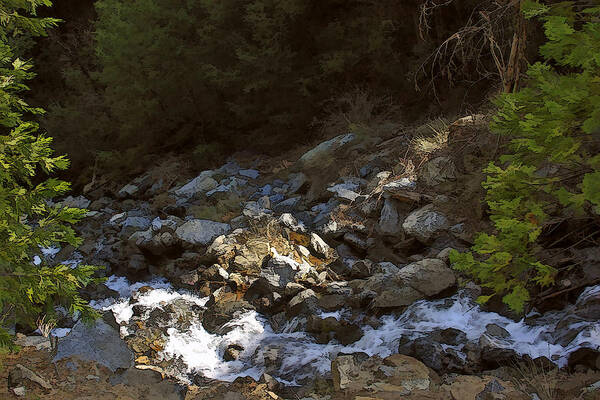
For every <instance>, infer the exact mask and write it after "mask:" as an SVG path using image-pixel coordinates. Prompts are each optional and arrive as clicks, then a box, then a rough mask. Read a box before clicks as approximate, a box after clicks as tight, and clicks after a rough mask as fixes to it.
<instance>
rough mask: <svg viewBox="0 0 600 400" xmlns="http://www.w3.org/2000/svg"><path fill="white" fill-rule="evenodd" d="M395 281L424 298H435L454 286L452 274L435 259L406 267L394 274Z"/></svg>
mask: <svg viewBox="0 0 600 400" xmlns="http://www.w3.org/2000/svg"><path fill="white" fill-rule="evenodd" d="M396 279H397V280H398V281H399V282H400V283H401V284H403V285H406V286H410V287H411V288H413V289H415V290H417V291H419V292H420V293H423V294H424V295H426V296H435V295H437V294H440V293H441V292H443V291H444V290H446V289H448V288H451V287H452V286H454V285H455V284H456V276H455V275H454V272H453V271H452V270H451V269H450V268H448V266H447V265H446V263H444V262H443V261H442V260H439V259H437V258H426V259H424V260H421V261H417V262H415V263H412V264H409V265H407V266H406V267H404V268H402V269H401V270H400V271H399V272H398V273H397V274H396Z"/></svg>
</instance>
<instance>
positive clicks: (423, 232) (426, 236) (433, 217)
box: [402, 204, 449, 243]
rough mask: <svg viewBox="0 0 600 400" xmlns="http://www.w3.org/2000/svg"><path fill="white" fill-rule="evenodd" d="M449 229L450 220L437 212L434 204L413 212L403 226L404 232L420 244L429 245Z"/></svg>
mask: <svg viewBox="0 0 600 400" xmlns="http://www.w3.org/2000/svg"><path fill="white" fill-rule="evenodd" d="M448 227H449V222H448V218H446V216H445V215H444V214H442V213H440V212H438V211H436V210H435V209H434V207H433V205H432V204H429V205H427V206H425V207H423V208H420V209H418V210H416V211H413V212H412V213H411V214H410V215H409V216H408V217H406V219H405V220H404V223H403V224H402V228H403V229H404V232H405V233H406V234H408V235H410V236H414V237H415V238H417V239H418V240H419V241H420V242H423V243H427V242H430V241H431V240H433V239H434V238H435V236H436V235H438V234H439V233H441V232H443V231H444V230H446V229H447V228H448Z"/></svg>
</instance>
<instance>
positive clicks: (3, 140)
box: [0, 0, 98, 347]
mask: <svg viewBox="0 0 600 400" xmlns="http://www.w3.org/2000/svg"><path fill="white" fill-rule="evenodd" d="M51 5H52V4H51V2H50V1H48V0H12V1H10V0H9V1H6V0H3V1H1V2H0V347H1V346H7V345H10V343H11V336H10V335H9V333H8V332H7V331H6V329H4V328H3V327H6V326H7V325H8V324H10V323H11V322H18V323H21V324H28V325H31V326H34V325H35V321H36V319H37V317H38V316H39V314H45V315H52V314H53V313H54V307H55V306H58V305H62V306H66V307H67V308H68V309H69V311H70V312H71V313H80V314H81V316H82V317H83V318H87V319H91V318H94V317H95V316H96V312H95V311H94V310H93V309H92V308H91V307H90V306H89V305H88V304H87V302H86V301H85V300H83V299H82V298H81V297H80V295H79V294H78V290H79V289H80V288H81V287H83V286H85V285H87V284H89V283H91V282H94V281H98V279H97V278H94V272H95V271H96V270H97V269H98V268H97V267H93V266H87V265H84V266H78V267H75V268H71V267H70V266H67V265H62V264H61V265H56V266H50V265H47V264H46V263H45V262H43V261H41V262H39V261H40V260H41V258H40V260H36V256H38V257H39V255H40V249H41V248H43V247H49V246H54V245H60V244H70V245H73V246H77V245H78V244H79V243H80V239H79V238H77V236H76V234H75V231H74V230H73V228H72V226H71V225H72V224H74V223H76V222H77V221H79V220H80V219H81V218H83V217H84V216H85V214H86V210H81V209H77V208H70V207H61V206H58V205H54V204H53V203H52V202H51V200H52V199H53V198H54V197H56V196H59V195H63V194H65V193H66V192H67V191H68V190H69V184H68V183H67V182H63V181H61V180H58V179H55V178H49V179H46V180H44V181H42V179H43V177H41V176H40V175H42V174H43V175H47V174H51V173H53V172H55V171H58V170H63V169H66V168H67V167H68V166H69V161H68V160H67V159H66V158H65V157H63V156H58V157H55V156H53V154H52V153H53V152H52V149H51V148H50V144H51V142H52V139H51V138H49V137H45V136H44V135H43V134H40V133H39V132H38V125H37V124H36V123H35V122H32V121H30V120H27V117H28V116H31V115H33V114H41V113H43V110H42V109H39V108H34V107H30V106H29V105H28V104H27V103H26V102H25V101H23V99H22V98H21V97H19V94H20V93H22V92H23V91H25V90H27V86H26V84H25V82H26V81H27V80H28V79H31V78H32V77H33V73H32V72H31V69H32V65H31V64H30V63H29V62H27V61H24V60H21V59H19V58H15V56H14V55H13V49H12V46H11V42H12V41H13V40H14V39H15V38H19V37H20V36H23V35H31V36H42V35H45V32H46V30H47V29H48V28H52V27H54V26H56V24H57V23H58V22H59V21H58V20H56V19H53V18H37V17H36V16H35V14H36V9H37V8H38V7H39V6H51ZM40 181H41V182H40ZM34 261H38V262H34Z"/></svg>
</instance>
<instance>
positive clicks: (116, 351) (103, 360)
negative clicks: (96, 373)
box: [54, 320, 133, 371]
mask: <svg viewBox="0 0 600 400" xmlns="http://www.w3.org/2000/svg"><path fill="white" fill-rule="evenodd" d="M69 357H77V358H80V359H82V360H84V361H95V362H97V363H99V364H102V365H104V366H105V367H107V368H108V369H110V370H111V371H116V370H117V369H119V368H129V367H132V366H133V353H132V352H131V350H129V348H128V347H127V345H126V344H125V343H124V342H123V341H122V340H121V337H120V335H119V332H118V331H117V330H116V329H115V328H113V327H112V326H110V325H108V324H107V323H106V322H104V321H103V320H97V321H96V322H95V323H94V324H93V325H91V326H88V325H86V324H85V323H84V322H83V321H81V320H80V321H78V322H77V323H76V324H75V326H74V327H73V329H72V330H71V333H70V334H69V335H67V336H66V337H64V338H62V339H59V341H58V349H57V353H56V356H55V357H54V362H56V361H59V360H63V359H65V358H69Z"/></svg>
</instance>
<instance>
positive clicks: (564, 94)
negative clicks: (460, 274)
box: [451, 0, 600, 313]
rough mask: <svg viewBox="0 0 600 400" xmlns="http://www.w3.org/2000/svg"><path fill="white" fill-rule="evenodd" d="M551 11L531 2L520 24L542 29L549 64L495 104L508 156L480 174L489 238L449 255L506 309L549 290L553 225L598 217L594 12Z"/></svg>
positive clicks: (598, 27)
mask: <svg viewBox="0 0 600 400" xmlns="http://www.w3.org/2000/svg"><path fill="white" fill-rule="evenodd" d="M590 3H594V4H595V5H590V4H588V5H587V6H585V7H584V8H582V7H581V5H577V4H576V3H575V2H562V3H558V4H556V5H553V6H550V5H548V4H543V3H540V2H538V1H533V0H527V1H524V2H523V4H522V11H523V12H524V14H525V16H526V17H529V18H532V17H539V18H541V19H542V20H543V21H544V29H545V34H546V37H547V39H548V41H547V43H546V44H544V45H543V46H542V47H541V49H540V52H541V55H542V56H543V57H544V59H545V60H546V61H545V62H539V63H536V64H534V65H532V66H530V67H529V71H528V73H527V75H528V83H527V86H526V87H525V88H523V89H521V90H520V91H518V92H516V93H507V94H503V95H502V96H500V97H499V98H498V100H497V105H498V107H499V110H498V112H497V114H496V116H495V118H494V121H493V123H492V126H491V127H492V130H493V131H494V132H496V133H497V134H499V135H503V136H506V137H508V138H509V139H510V142H509V150H510V153H509V154H506V155H504V156H502V157H501V158H500V164H499V163H494V162H492V163H490V165H489V166H488V167H487V168H486V169H485V170H484V172H485V173H486V174H487V180H486V181H485V182H484V183H483V186H484V188H485V189H487V194H486V200H487V204H488V206H489V208H490V212H491V216H490V218H491V220H492V222H493V223H494V226H495V233H493V234H487V233H482V234H480V235H479V236H478V237H477V239H476V241H475V245H474V246H473V252H472V253H471V252H467V253H463V254H458V253H457V252H454V253H452V254H451V261H452V262H453V263H454V266H455V268H457V269H458V270H460V271H464V272H466V273H468V274H470V275H471V276H473V277H475V278H476V279H477V280H478V281H479V282H481V284H482V285H483V286H484V287H486V288H489V290H490V292H491V294H489V295H485V296H482V297H480V298H479V301H480V302H483V303H485V302H487V301H488V300H489V299H490V298H492V297H494V296H498V295H499V296H502V300H503V302H504V303H506V304H507V305H508V306H509V307H510V308H511V309H512V310H514V311H516V312H519V313H521V312H523V311H524V307H525V304H526V303H527V302H529V301H530V300H531V294H530V290H531V289H532V288H535V287H538V288H539V287H546V286H549V285H552V284H553V283H554V280H555V277H556V274H557V270H556V269H555V268H553V267H552V266H550V265H546V264H544V263H542V262H540V261H539V257H538V256H539V254H540V252H541V251H543V249H542V247H541V245H540V243H539V239H540V236H541V235H542V233H543V227H544V223H545V222H547V221H548V220H549V219H550V218H551V217H553V216H554V217H559V218H560V217H561V218H568V217H569V215H572V214H573V213H577V214H580V215H587V216H588V217H589V218H598V215H599V214H600V143H599V142H598V138H599V134H600V57H599V55H600V22H599V21H600V19H599V18H598V17H599V16H600V7H599V6H598V5H599V4H598V2H597V1H595V2H590Z"/></svg>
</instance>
